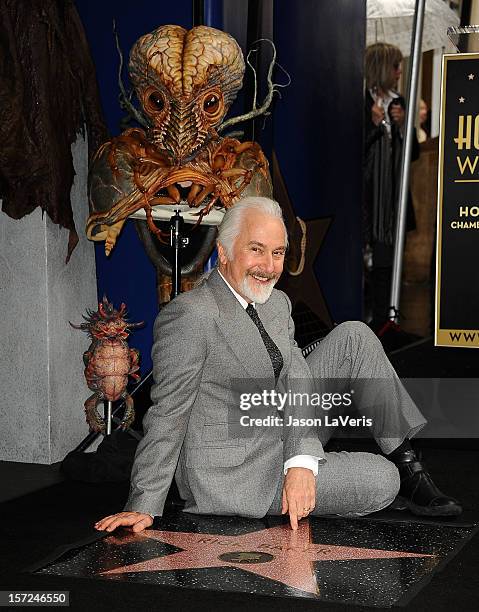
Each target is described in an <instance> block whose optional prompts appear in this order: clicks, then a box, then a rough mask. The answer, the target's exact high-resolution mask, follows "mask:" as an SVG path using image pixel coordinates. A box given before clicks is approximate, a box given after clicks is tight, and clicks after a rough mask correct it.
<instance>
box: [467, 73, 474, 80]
mask: <svg viewBox="0 0 479 612" xmlns="http://www.w3.org/2000/svg"><path fill="white" fill-rule="evenodd" d="M474 76H475V75H474V74H472V72H471V74H468V75H467V78H468V79H469V80H470V81H473V80H474Z"/></svg>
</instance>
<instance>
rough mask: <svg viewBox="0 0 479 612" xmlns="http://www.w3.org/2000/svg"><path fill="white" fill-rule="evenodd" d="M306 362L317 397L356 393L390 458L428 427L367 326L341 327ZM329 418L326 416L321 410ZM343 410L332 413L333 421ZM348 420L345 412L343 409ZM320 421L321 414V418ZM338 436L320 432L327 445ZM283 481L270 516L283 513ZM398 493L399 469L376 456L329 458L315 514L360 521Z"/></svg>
mask: <svg viewBox="0 0 479 612" xmlns="http://www.w3.org/2000/svg"><path fill="white" fill-rule="evenodd" d="M307 363H308V366H309V369H310V370H311V373H312V375H313V378H314V380H315V387H316V390H317V391H318V393H321V392H324V391H325V390H326V389H327V390H330V389H331V385H333V386H334V391H336V392H339V393H341V392H346V391H349V390H351V388H354V390H355V391H356V395H355V397H354V405H355V407H356V409H357V411H358V412H359V414H360V415H364V416H365V417H366V418H370V419H371V421H372V423H373V425H372V426H371V433H372V435H373V437H374V438H375V439H376V441H377V443H378V445H379V446H380V448H381V450H382V451H383V452H384V453H385V454H389V453H390V452H392V451H393V450H394V449H395V448H397V447H398V446H399V445H400V444H401V443H402V442H403V440H404V439H405V438H406V437H408V438H411V437H412V436H413V435H415V434H416V433H417V432H418V431H419V430H420V429H421V428H422V427H423V426H424V425H425V423H426V421H425V419H424V417H423V416H422V414H421V413H420V411H419V410H418V408H417V406H416V405H415V404H414V402H413V401H412V399H411V397H410V396H409V394H408V393H407V391H406V390H405V388H404V387H403V385H402V383H401V381H400V380H399V378H398V376H397V374H396V372H395V370H394V368H393V367H392V365H391V363H390V362H389V360H388V358H387V357H386V355H385V353H384V350H383V348H382V345H381V343H380V342H379V340H378V338H377V337H376V336H375V334H374V333H373V332H372V331H371V330H370V329H369V327H368V326H367V325H365V324H364V323H360V322H357V321H350V322H347V323H342V324H341V325H338V326H337V327H336V328H335V329H334V330H333V331H332V332H331V333H329V334H328V335H327V336H326V338H325V339H324V340H323V341H322V342H321V344H320V345H319V346H318V347H317V348H316V349H315V350H314V351H313V352H312V353H311V354H310V355H309V356H308V358H307ZM321 412H322V413H323V415H324V411H323V410H322V409H321ZM338 413H339V410H338V411H336V412H335V410H334V409H333V410H331V414H330V415H329V417H330V419H331V418H333V417H334V416H337V414H338ZM341 414H343V415H344V408H341ZM318 416H319V413H318ZM333 433H334V428H333V427H321V428H319V430H318V435H319V438H320V440H321V442H322V443H323V444H325V443H326V442H327V441H328V440H329V438H330V436H331V435H332V434H333ZM282 488H283V480H281V482H280V483H279V485H278V488H277V491H276V495H275V498H274V500H273V503H272V505H271V508H270V510H269V514H279V513H280V512H281V496H282ZM398 491H399V474H398V470H397V468H396V466H395V465H394V464H393V463H392V462H391V461H389V460H388V459H386V458H385V457H383V456H382V455H375V454H371V453H352V452H345V451H343V452H339V453H326V462H325V463H323V464H320V465H319V472H318V476H317V477H316V507H315V509H314V511H313V512H312V513H311V514H312V515H326V514H335V515H341V516H358V515H363V514H369V513H371V512H375V511H378V510H381V509H383V508H385V507H387V506H388V505H389V504H390V503H391V502H392V501H393V500H394V498H395V497H396V495H397V493H398Z"/></svg>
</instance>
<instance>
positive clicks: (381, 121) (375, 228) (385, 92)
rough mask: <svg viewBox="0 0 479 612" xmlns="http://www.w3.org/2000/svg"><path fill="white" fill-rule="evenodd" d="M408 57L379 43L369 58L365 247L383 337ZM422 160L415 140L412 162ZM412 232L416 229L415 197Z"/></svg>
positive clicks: (376, 321)
mask: <svg viewBox="0 0 479 612" xmlns="http://www.w3.org/2000/svg"><path fill="white" fill-rule="evenodd" d="M402 59H403V56H402V53H401V51H400V50H399V49H398V48H397V47H395V46H394V45H389V44H387V43H376V44H374V45H370V46H369V47H368V48H367V49H366V57H365V77H366V92H365V138H364V142H365V155H364V210H363V217H364V228H363V229H364V244H365V250H366V252H367V253H369V254H370V255H371V257H370V260H371V264H370V274H369V282H370V289H371V298H372V321H371V322H370V325H371V327H372V328H373V329H374V331H376V332H377V333H378V335H381V328H383V326H384V324H385V323H386V322H387V321H388V318H389V307H390V304H389V302H390V291H391V277H392V263H393V253H394V238H395V225H396V213H397V206H398V198H399V184H400V171H401V156H402V147H403V135H404V134H403V130H404V122H405V116H406V113H405V101H404V98H403V97H402V96H401V95H400V94H399V93H398V92H397V87H398V83H399V78H400V76H401V72H402ZM418 157H419V143H418V141H417V138H416V135H414V140H413V151H412V159H413V160H414V159H417V158H418ZM406 228H407V229H408V230H411V229H414V228H415V219H414V208H413V206H412V198H411V194H409V198H408V208H407V225H406Z"/></svg>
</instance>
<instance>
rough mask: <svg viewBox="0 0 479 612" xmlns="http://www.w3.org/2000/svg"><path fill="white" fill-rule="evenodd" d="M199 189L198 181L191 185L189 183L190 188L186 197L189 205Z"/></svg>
mask: <svg viewBox="0 0 479 612" xmlns="http://www.w3.org/2000/svg"><path fill="white" fill-rule="evenodd" d="M200 190H201V185H198V183H193V185H191V188H190V190H189V192H188V195H187V197H186V201H187V202H188V204H189V205H190V206H191V205H192V204H193V202H194V199H195V198H196V196H197V195H198V193H199V192H200Z"/></svg>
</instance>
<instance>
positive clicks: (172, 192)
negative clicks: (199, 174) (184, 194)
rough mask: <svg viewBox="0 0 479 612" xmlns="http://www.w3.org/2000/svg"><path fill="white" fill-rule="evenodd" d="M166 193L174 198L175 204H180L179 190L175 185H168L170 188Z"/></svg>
mask: <svg viewBox="0 0 479 612" xmlns="http://www.w3.org/2000/svg"><path fill="white" fill-rule="evenodd" d="M166 191H167V192H168V193H169V195H170V197H171V198H173V200H174V203H175V204H178V202H179V201H180V200H181V195H180V191H179V189H178V188H177V187H175V186H174V185H168V187H167V188H166Z"/></svg>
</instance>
